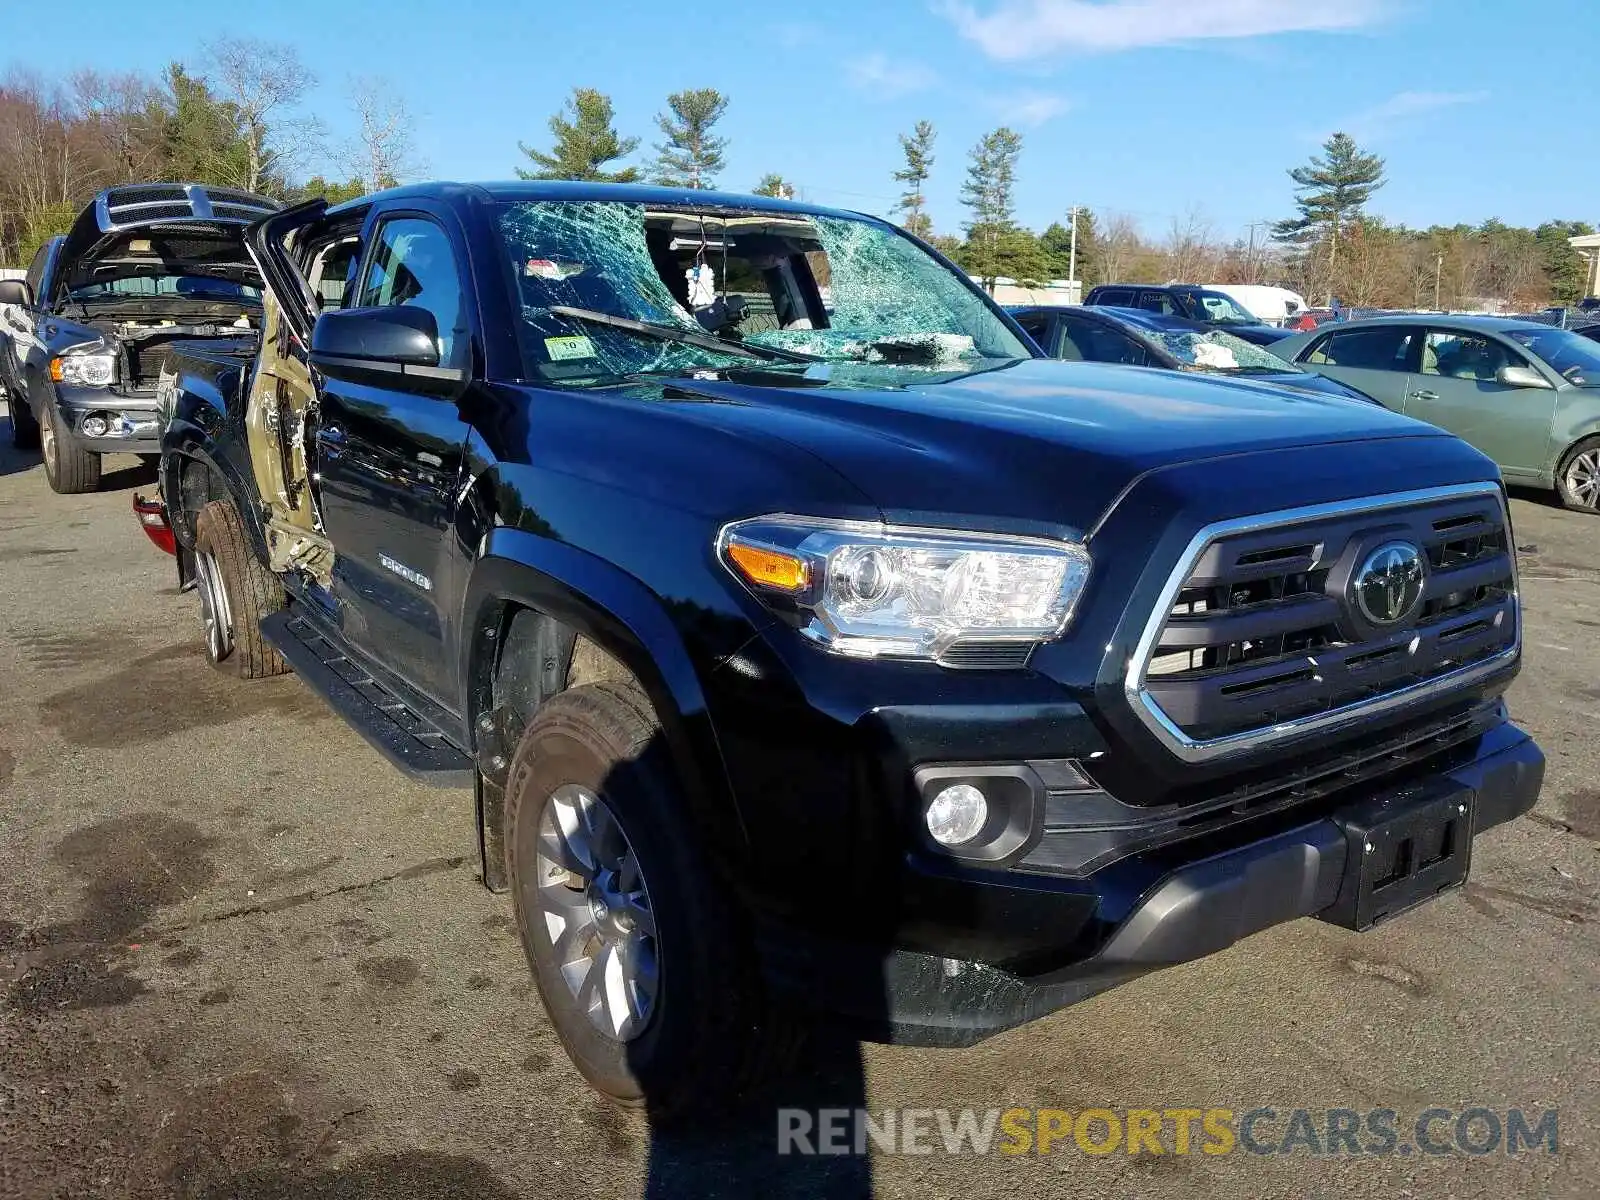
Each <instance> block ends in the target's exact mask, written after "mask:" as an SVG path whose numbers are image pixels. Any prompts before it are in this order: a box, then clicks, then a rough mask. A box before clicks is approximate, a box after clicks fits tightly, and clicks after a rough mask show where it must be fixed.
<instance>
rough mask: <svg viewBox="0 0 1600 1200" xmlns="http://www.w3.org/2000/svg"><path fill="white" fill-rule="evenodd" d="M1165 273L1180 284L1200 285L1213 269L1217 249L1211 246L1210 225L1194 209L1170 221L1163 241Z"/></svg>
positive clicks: (1202, 214)
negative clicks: (1165, 239)
mask: <svg viewBox="0 0 1600 1200" xmlns="http://www.w3.org/2000/svg"><path fill="white" fill-rule="evenodd" d="M1166 249H1167V264H1168V265H1167V270H1168V272H1169V273H1170V275H1171V277H1172V278H1173V279H1174V280H1176V281H1178V282H1180V283H1203V282H1205V280H1204V278H1203V276H1206V275H1209V274H1210V273H1211V272H1212V271H1213V269H1214V268H1215V265H1216V261H1217V258H1218V257H1219V255H1218V253H1217V248H1216V246H1215V245H1213V243H1212V237H1211V222H1210V221H1209V220H1207V219H1206V216H1205V214H1204V213H1202V212H1201V211H1200V210H1199V209H1197V208H1191V209H1189V210H1188V211H1187V212H1186V213H1184V215H1183V216H1181V217H1173V218H1172V230H1171V233H1170V234H1169V235H1168V237H1167V247H1166Z"/></svg>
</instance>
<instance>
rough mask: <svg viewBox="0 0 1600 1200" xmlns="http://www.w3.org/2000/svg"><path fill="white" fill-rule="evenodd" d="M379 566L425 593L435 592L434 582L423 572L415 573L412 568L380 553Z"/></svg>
mask: <svg viewBox="0 0 1600 1200" xmlns="http://www.w3.org/2000/svg"><path fill="white" fill-rule="evenodd" d="M378 565H379V566H380V567H382V568H383V569H384V570H385V571H393V572H394V573H395V574H396V575H398V576H400V578H401V579H404V580H405V581H406V582H407V583H414V584H416V585H417V586H418V587H419V588H421V589H422V590H423V591H425V592H431V591H433V580H431V579H429V578H428V577H427V576H426V575H424V574H423V573H422V572H421V571H413V570H412V569H411V568H410V567H408V566H406V565H405V563H403V562H398V561H396V560H395V559H392V558H390V557H389V556H388V555H387V554H382V553H380V554H379V555H378Z"/></svg>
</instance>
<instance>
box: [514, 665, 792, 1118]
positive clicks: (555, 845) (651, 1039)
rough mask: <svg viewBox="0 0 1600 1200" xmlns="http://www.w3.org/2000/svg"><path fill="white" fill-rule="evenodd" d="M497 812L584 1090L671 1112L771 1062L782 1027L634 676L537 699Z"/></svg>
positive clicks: (536, 966)
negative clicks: (502, 813)
mask: <svg viewBox="0 0 1600 1200" xmlns="http://www.w3.org/2000/svg"><path fill="white" fill-rule="evenodd" d="M506 822H507V837H506V855H507V858H508V862H507V867H508V870H509V874H510V877H511V880H512V894H513V898H514V901H515V904H516V911H517V925H518V929H519V930H520V932H521V935H522V944H523V949H524V950H525V951H526V953H527V956H528V961H529V964H530V965H531V966H532V968H533V977H534V981H535V983H536V984H537V986H538V989H539V993H540V995H541V996H542V997H543V999H544V1006H545V1011H546V1012H547V1013H548V1015H549V1017H550V1022H551V1024H552V1025H553V1026H554V1027H555V1031H556V1034H557V1036H558V1037H560V1039H561V1043H562V1045H563V1046H564V1047H565V1048H566V1051H567V1054H568V1055H569V1056H570V1057H571V1059H572V1061H573V1063H574V1065H576V1066H577V1068H578V1070H579V1071H581V1072H582V1073H583V1075H584V1078H585V1079H587V1080H588V1081H589V1083H590V1085H591V1086H592V1087H594V1088H595V1090H596V1091H598V1092H600V1093H601V1094H602V1095H604V1096H605V1097H606V1098H608V1099H610V1100H611V1101H613V1102H614V1103H617V1104H620V1105H623V1106H626V1107H630V1108H638V1107H646V1108H648V1110H649V1112H650V1117H651V1120H652V1122H655V1123H660V1122H663V1121H665V1122H670V1121H672V1120H673V1119H674V1118H678V1117H682V1116H685V1115H688V1114H689V1113H691V1112H693V1111H696V1110H700V1109H703V1108H706V1107H710V1106H714V1105H715V1104H716V1103H718V1102H719V1101H722V1100H725V1099H727V1098H728V1097H729V1096H730V1095H731V1094H732V1093H735V1092H737V1091H738V1090H740V1089H741V1088H742V1087H744V1086H746V1085H748V1084H750V1083H753V1082H755V1080H756V1079H757V1078H758V1077H759V1075H761V1074H764V1073H765V1072H767V1071H769V1070H770V1069H772V1066H773V1064H774V1059H775V1057H776V1056H775V1054H774V1050H775V1049H776V1048H777V1047H778V1046H780V1045H788V1044H792V1043H791V1042H790V1041H789V1040H788V1039H789V1036H790V1034H791V1033H792V1028H791V1026H790V1025H789V1024H787V1023H780V1022H779V1021H777V1020H776V1019H775V1018H774V1014H773V1013H772V1012H771V1011H770V1010H769V1008H768V1006H767V1005H766V1004H765V1003H764V1002H763V998H762V996H761V993H760V988H759V986H758V984H757V976H756V971H755V965H754V954H753V951H752V949H751V946H750V943H749V939H748V937H747V935H746V934H745V933H744V930H743V929H742V927H741V922H740V921H739V920H738V917H737V914H736V912H735V911H734V909H733V906H732V903H731V900H730V898H729V896H728V895H727V892H726V889H725V887H724V886H723V885H722V884H720V883H719V882H718V881H717V880H716V879H715V878H714V877H713V875H712V873H711V872H710V870H709V869H708V865H707V863H706V861H705V859H704V857H703V855H702V853H701V852H700V849H699V847H698V845H697V844H696V841H695V837H694V834H693V832H692V830H691V828H690V827H689V825H688V818H687V814H686V810H685V806H684V804H683V802H682V799H681V796H680V792H679V785H678V782H677V779H676V777H675V773H674V771H673V768H672V763H671V760H670V756H669V755H668V753H667V750H666V747H665V745H664V741H663V737H662V733H661V728H660V725H659V724H658V723H657V721H656V719H655V716H654V714H653V712H652V710H651V708H650V704H649V701H648V700H647V699H646V698H645V697H644V696H643V695H642V694H641V693H640V692H639V691H638V690H637V689H636V688H634V687H631V686H628V685H626V684H618V683H612V682H607V683H599V684H593V685H590V686H586V687H579V688H574V689H572V690H570V691H567V692H563V693H561V694H560V695H558V696H556V697H554V698H553V699H551V700H549V701H548V702H547V703H545V704H544V705H543V707H541V708H540V710H539V712H538V714H537V715H536V716H535V718H534V720H533V721H532V722H531V723H530V725H529V726H528V729H527V732H526V733H525V734H524V735H523V738H522V741H521V744H520V745H519V746H518V748H517V753H516V757H515V760H514V762H513V763H512V767H511V776H510V779H509V781H508V784H507V787H506Z"/></svg>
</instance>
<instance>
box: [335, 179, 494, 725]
mask: <svg viewBox="0 0 1600 1200" xmlns="http://www.w3.org/2000/svg"><path fill="white" fill-rule="evenodd" d="M452 224H453V218H451V217H450V216H449V215H448V214H447V213H443V212H430V211H427V210H426V209H418V208H416V207H412V206H407V207H406V208H405V209H404V210H395V209H380V210H378V211H377V212H376V213H374V215H373V216H372V217H371V218H370V219H369V223H368V229H367V232H366V233H365V234H364V236H363V238H362V243H363V246H364V247H365V249H364V250H363V253H362V261H361V266H360V270H359V274H358V276H357V280H358V283H357V287H356V292H355V295H354V297H353V306H352V307H347V308H345V309H343V310H341V311H340V312H338V313H332V312H330V313H328V314H325V315H324V316H323V317H321V318H320V319H319V324H318V325H317V327H316V328H314V330H313V333H312V347H313V353H312V362H313V364H314V365H318V364H320V362H321V361H322V360H324V358H325V356H324V354H323V352H322V349H321V348H322V347H323V346H324V343H328V344H329V345H331V344H332V342H333V340H334V339H333V328H332V327H333V326H334V325H338V324H348V323H349V321H351V320H352V319H353V320H355V321H364V320H379V321H384V322H388V323H389V324H390V326H391V328H393V329H399V330H400V334H399V336H400V337H401V338H402V339H403V338H405V337H408V336H409V337H410V338H411V339H412V340H413V342H416V339H418V338H419V337H420V338H422V339H423V341H424V342H427V341H431V342H432V343H433V345H432V346H431V347H428V348H427V349H428V351H430V353H428V354H427V355H426V356H427V357H430V358H433V359H434V361H433V362H432V363H423V364H418V363H412V364H410V365H406V366H404V367H401V366H400V365H399V364H398V363H391V364H369V365H368V368H367V369H365V370H362V369H357V370H355V371H354V372H345V371H338V372H332V371H330V370H329V369H323V370H321V371H319V376H320V381H319V407H320V418H319V422H318V428H317V432H316V438H315V452H316V463H317V474H318V477H319V483H318V495H319V502H320V506H321V512H322V520H323V525H324V528H325V530H326V532H327V535H328V538H329V540H330V541H331V542H332V543H333V550H334V565H333V572H332V596H333V601H334V606H335V614H336V616H337V619H338V623H339V629H340V632H341V633H342V634H343V635H344V637H345V639H346V640H347V641H348V642H349V643H350V644H351V645H352V646H354V647H355V648H357V649H358V650H360V651H362V652H363V653H364V654H365V655H366V656H368V657H369V658H371V659H372V660H373V661H375V662H376V663H378V664H379V665H381V666H384V667H386V668H388V669H389V670H390V671H391V672H393V673H394V674H395V675H398V676H399V677H400V678H401V679H403V680H404V681H405V682H407V683H409V684H411V685H412V686H413V687H415V688H417V689H418V690H419V691H421V692H423V693H424V694H426V695H428V696H430V697H431V698H433V699H434V700H436V701H438V702H439V703H441V704H442V705H444V706H445V707H447V708H449V707H454V706H455V705H456V704H457V703H459V699H458V698H457V697H455V696H454V695H453V688H452V684H451V680H452V679H453V678H454V676H453V673H452V670H451V668H452V666H453V663H454V658H453V655H452V653H451V652H450V651H451V646H452V645H453V631H452V630H450V629H449V628H448V624H449V620H450V611H451V608H450V604H449V598H450V597H451V596H452V595H454V594H455V593H456V592H457V591H458V590H459V589H458V587H457V583H456V580H457V576H458V574H459V572H458V571H457V569H456V561H455V554H454V551H453V537H452V530H453V528H454V518H455V508H456V494H457V490H458V480H459V477H460V474H461V467H462V456H463V448H464V445H465V443H466V439H467V432H468V426H467V424H466V422H465V421H463V420H462V417H461V412H460V409H459V408H458V406H457V400H458V399H459V396H460V391H461V389H462V388H464V387H467V386H470V382H469V380H470V370H469V368H470V365H471V362H472V358H473V355H472V335H471V330H472V319H471V314H470V312H469V308H468V303H469V289H468V288H467V287H466V286H465V279H466V272H465V270H464V269H463V268H462V263H463V262H464V255H462V254H461V253H460V251H459V249H458V243H457V241H456V240H455V239H454V238H453V237H452V228H451V226H452ZM324 322H327V323H330V327H329V329H327V330H324V328H323V323H324ZM424 330H425V331H426V333H424V332H423V331H424ZM434 350H436V354H434V353H431V351H434ZM380 366H381V367H383V368H384V369H378V367H380ZM458 380H459V381H460V387H457V386H455V381H458Z"/></svg>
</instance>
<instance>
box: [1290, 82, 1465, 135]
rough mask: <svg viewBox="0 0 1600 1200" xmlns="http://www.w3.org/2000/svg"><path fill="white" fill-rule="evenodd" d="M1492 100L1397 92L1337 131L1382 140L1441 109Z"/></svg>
mask: <svg viewBox="0 0 1600 1200" xmlns="http://www.w3.org/2000/svg"><path fill="white" fill-rule="evenodd" d="M1488 98H1489V93H1488V92H1397V93H1396V94H1394V95H1393V96H1390V97H1389V98H1388V99H1387V100H1385V101H1384V102H1383V103H1382V104H1374V105H1373V106H1372V107H1371V108H1366V109H1362V110H1361V111H1360V112H1358V113H1352V114H1351V115H1349V116H1348V117H1346V118H1344V120H1342V121H1340V122H1339V123H1338V126H1337V128H1339V129H1342V130H1343V131H1344V132H1345V133H1348V134H1349V135H1350V136H1351V137H1353V138H1355V140H1356V141H1358V142H1370V141H1382V140H1383V139H1384V138H1386V137H1389V136H1391V135H1393V134H1395V133H1398V132H1400V131H1401V130H1402V129H1404V128H1405V127H1406V126H1408V125H1411V124H1413V123H1415V121H1416V119H1417V118H1418V117H1421V116H1425V115H1426V114H1428V113H1431V112H1437V111H1438V110H1439V109H1441V108H1455V107H1456V106H1458V105H1461V104H1477V103H1478V102H1479V101H1481V100H1487V99H1488ZM1328 132H1329V133H1331V132H1333V130H1329V131H1328ZM1324 136H1326V135H1324ZM1319 140H1320V139H1319Z"/></svg>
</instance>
